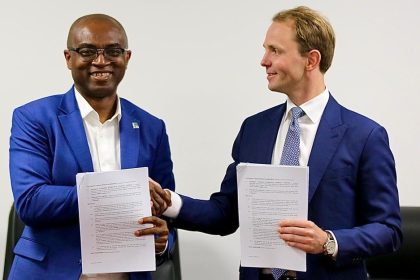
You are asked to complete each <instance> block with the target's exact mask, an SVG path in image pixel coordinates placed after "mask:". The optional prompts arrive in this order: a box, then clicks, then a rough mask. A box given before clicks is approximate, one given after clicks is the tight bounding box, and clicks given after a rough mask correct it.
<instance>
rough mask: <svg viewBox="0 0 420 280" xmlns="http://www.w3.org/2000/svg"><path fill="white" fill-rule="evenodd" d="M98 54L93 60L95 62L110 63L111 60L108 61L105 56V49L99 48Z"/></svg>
mask: <svg viewBox="0 0 420 280" xmlns="http://www.w3.org/2000/svg"><path fill="white" fill-rule="evenodd" d="M97 52H98V53H97V56H96V58H95V59H94V60H93V61H92V63H93V64H96V65H97V64H108V63H109V61H107V59H106V58H105V54H104V50H103V49H98V50H97Z"/></svg>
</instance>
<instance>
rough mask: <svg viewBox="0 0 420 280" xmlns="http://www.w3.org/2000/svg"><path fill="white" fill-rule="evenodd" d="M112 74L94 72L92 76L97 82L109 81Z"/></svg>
mask: <svg viewBox="0 0 420 280" xmlns="http://www.w3.org/2000/svg"><path fill="white" fill-rule="evenodd" d="M111 75H112V74H111V73H109V72H94V73H91V74H90V76H91V77H92V78H93V79H94V80H97V81H107V80H109V79H110V78H111Z"/></svg>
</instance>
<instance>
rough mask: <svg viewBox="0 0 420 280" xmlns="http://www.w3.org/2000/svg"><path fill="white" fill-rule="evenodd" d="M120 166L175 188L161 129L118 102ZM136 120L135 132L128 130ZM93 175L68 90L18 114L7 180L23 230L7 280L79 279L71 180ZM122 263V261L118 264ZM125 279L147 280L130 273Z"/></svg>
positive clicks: (162, 126) (155, 121) (141, 113)
mask: <svg viewBox="0 0 420 280" xmlns="http://www.w3.org/2000/svg"><path fill="white" fill-rule="evenodd" d="M121 111H122V118H121V120H120V149H121V153H120V154H121V168H122V169H126V168H134V167H145V166H147V167H148V168H149V176H150V177H151V178H153V179H154V180H156V181H157V182H159V183H161V184H162V185H163V186H166V187H168V188H170V189H174V187H175V186H174V176H173V173H172V161H171V156H170V150H169V143H168V137H167V134H166V130H165V124H164V122H163V121H162V120H160V119H158V118H156V117H154V116H152V115H150V114H149V113H147V112H145V111H143V110H142V109H140V108H138V107H137V106H135V105H134V104H132V103H130V102H128V101H127V100H125V99H123V98H121ZM133 122H137V123H138V125H139V128H136V129H135V128H133V125H132V123H133ZM91 171H93V165H92V159H91V156H90V151H89V146H88V142H87V139H86V135H85V129H84V126H83V121H82V118H81V115H80V111H79V108H78V106H77V103H76V99H75V96H74V90H73V88H72V89H70V90H69V91H68V92H67V93H66V94H63V95H55V96H50V97H46V98H43V99H40V100H36V101H33V102H31V103H28V104H26V105H24V106H22V107H20V108H17V109H16V110H15V111H14V113H13V122H12V131H11V138H10V177H11V182H12V190H13V195H14V198H15V206H16V210H17V213H18V215H19V216H20V218H21V219H22V220H23V222H24V223H25V224H26V227H25V229H24V232H23V234H22V237H21V238H20V240H19V241H18V243H17V245H16V247H15V249H14V252H15V254H16V256H15V259H14V262H13V266H12V269H11V272H10V276H9V279H16V280H17V279H22V280H23V279H40V280H45V279H51V280H56V279H74V280H76V279H79V277H80V274H81V261H80V259H81V254H80V233H79V222H78V220H79V218H78V204H77V193H76V187H75V184H76V174H77V173H79V172H91ZM122 261H124V260H122ZM130 279H132V280H133V279H138V280H140V279H151V278H150V273H141V272H137V273H130Z"/></svg>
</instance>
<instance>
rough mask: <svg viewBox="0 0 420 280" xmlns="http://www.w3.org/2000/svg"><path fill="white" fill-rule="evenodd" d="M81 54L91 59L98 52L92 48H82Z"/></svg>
mask: <svg viewBox="0 0 420 280" xmlns="http://www.w3.org/2000/svg"><path fill="white" fill-rule="evenodd" d="M79 54H80V55H81V56H83V57H91V56H95V55H96V50H95V49H92V48H80V49H79Z"/></svg>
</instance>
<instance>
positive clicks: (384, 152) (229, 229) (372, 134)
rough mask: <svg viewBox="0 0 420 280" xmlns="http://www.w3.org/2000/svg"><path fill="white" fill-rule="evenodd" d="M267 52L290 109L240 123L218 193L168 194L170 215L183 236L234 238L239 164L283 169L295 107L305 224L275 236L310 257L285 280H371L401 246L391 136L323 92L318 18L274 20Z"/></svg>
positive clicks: (286, 226)
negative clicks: (374, 266) (305, 175)
mask: <svg viewBox="0 0 420 280" xmlns="http://www.w3.org/2000/svg"><path fill="white" fill-rule="evenodd" d="M263 46H264V49H265V54H264V56H263V58H262V61H261V65H262V66H263V67H264V68H265V70H266V73H267V80H268V87H269V89H270V90H272V91H274V92H281V93H284V94H286V95H287V101H286V102H285V103H284V104H281V105H279V106H276V107H273V108H271V109H268V110H266V111H263V112H260V113H258V114H256V115H253V116H251V117H249V118H247V119H246V120H245V121H244V122H243V124H242V127H241V130H240V132H239V134H238V136H237V138H236V140H235V142H234V145H233V149H232V157H233V160H234V162H233V163H232V164H231V165H229V167H228V168H227V172H226V175H225V178H224V180H223V182H222V185H221V189H220V191H219V192H216V193H214V194H212V196H211V197H210V199H209V200H198V199H193V198H190V197H187V196H182V195H181V196H180V195H178V194H176V193H171V192H169V191H168V192H167V193H168V196H167V197H166V199H167V200H168V202H169V197H171V198H172V203H173V205H172V206H171V207H170V208H169V209H168V210H167V212H165V213H164V215H167V216H169V217H171V218H173V224H174V225H175V226H176V227H179V228H182V229H187V230H193V231H201V232H205V233H210V234H220V235H226V234H230V233H233V232H234V231H236V229H237V228H238V226H239V225H238V203H237V180H236V166H237V164H238V163H240V162H250V163H263V164H270V163H271V164H279V163H280V159H281V155H282V151H283V146H284V143H285V139H286V134H287V131H288V128H289V124H290V121H291V114H290V112H291V109H292V108H294V107H300V109H302V110H303V112H304V115H303V116H302V117H300V118H299V120H298V122H299V126H300V141H299V147H300V154H299V165H302V166H309V198H308V199H309V205H308V220H285V221H279V228H278V232H279V238H281V239H283V240H284V241H285V242H286V243H287V244H288V245H289V246H292V247H295V248H298V249H300V250H303V251H305V252H306V253H307V271H306V272H294V271H288V272H286V273H284V274H283V275H282V276H281V279H299V280H300V279H313V280H315V279H352V280H353V279H366V278H367V274H366V269H365V265H364V261H363V260H364V259H365V258H367V257H370V256H374V255H379V254H386V253H391V252H393V251H395V250H397V249H398V248H399V246H400V244H401V239H402V234H401V228H400V227H401V220H400V213H399V210H400V208H399V201H398V191H397V186H396V172H395V164H394V159H393V155H392V153H391V150H390V148H389V143H388V136H387V133H386V131H385V129H384V128H383V127H382V126H380V125H379V124H377V123H376V122H374V121H372V120H370V119H368V118H367V117H364V116H362V115H360V114H357V113H355V112H352V111H350V110H348V109H346V108H344V107H343V106H341V105H340V104H339V103H338V102H337V101H336V100H335V99H334V98H333V96H332V95H331V94H330V92H329V90H328V88H327V87H326V85H325V81H324V75H325V73H326V72H327V70H328V68H329V67H330V65H331V62H332V59H333V54H334V47H335V36H334V31H333V29H332V27H331V25H330V24H329V23H328V21H327V20H326V19H325V18H324V17H323V16H321V15H320V14H319V13H317V12H316V11H314V10H312V9H309V8H307V7H297V8H295V9H291V10H285V11H282V12H280V13H278V14H277V15H275V16H274V18H273V22H272V24H271V26H270V27H269V29H268V31H267V34H266V37H265V41H264V44H263ZM361 90H362V89H361ZM155 187H156V188H159V186H155ZM240 279H243V280H256V279H260V280H261V279H274V276H273V275H272V270H271V268H265V269H257V268H247V267H241V269H240Z"/></svg>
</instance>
